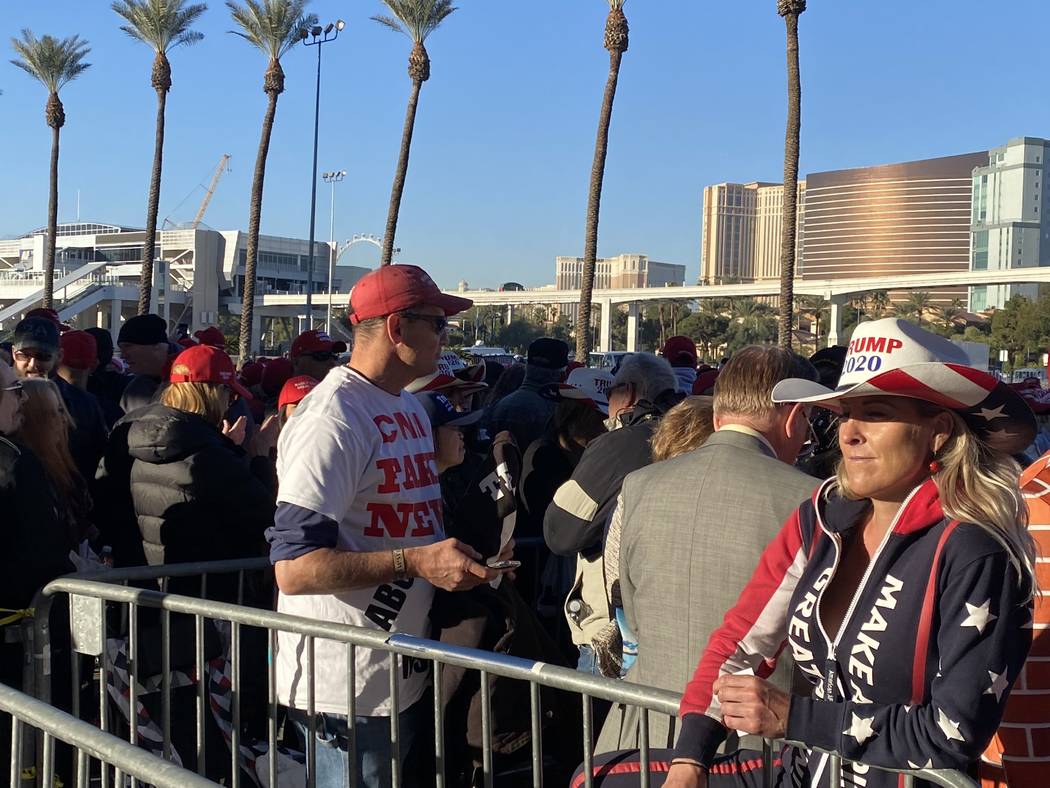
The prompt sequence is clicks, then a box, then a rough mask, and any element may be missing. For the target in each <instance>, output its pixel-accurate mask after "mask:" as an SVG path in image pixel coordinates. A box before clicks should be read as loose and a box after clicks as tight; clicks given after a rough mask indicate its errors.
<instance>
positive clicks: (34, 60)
mask: <svg viewBox="0 0 1050 788" xmlns="http://www.w3.org/2000/svg"><path fill="white" fill-rule="evenodd" d="M11 46H12V47H13V48H14V50H15V54H16V55H18V57H17V58H15V59H14V60H12V61H11V62H12V63H14V64H15V65H16V66H18V67H19V68H20V69H22V70H23V71H25V72H26V73H27V74H29V75H30V76H32V77H34V78H35V79H37V80H39V81H40V83H41V84H42V85H43V86H44V87H45V88H47V105H46V106H45V108H44V118H45V119H46V120H47V125H48V126H50V127H51V181H50V184H49V190H48V199H47V238H46V243H45V246H44V307H45V308H46V309H51V308H52V306H53V305H54V300H55V240H56V239H55V236H56V235H57V233H58V137H59V131H60V130H61V128H62V127H63V126H64V125H65V123H66V111H65V108H64V107H63V106H62V100H61V99H60V98H59V97H58V91H60V90H61V89H62V88H64V87H65V86H66V85H68V84H69V83H70V82H72V81H73V80H74V79H76V78H77V77H79V76H80V75H81V74H83V73H84V72H85V71H87V69H88V68H90V66H91V64H90V63H85V62H84V58H85V57H87V53H88V52H90V51H91V50H90V49H89V48H88V45H87V41H85V40H84V39H82V38H81V37H80V36H70V37H69V38H62V39H58V38H55V37H53V36H42V37H40V38H37V37H36V36H34V35H33V31H32V30H29V29H25V30H23V31H22V37H21V38H12V39H11Z"/></svg>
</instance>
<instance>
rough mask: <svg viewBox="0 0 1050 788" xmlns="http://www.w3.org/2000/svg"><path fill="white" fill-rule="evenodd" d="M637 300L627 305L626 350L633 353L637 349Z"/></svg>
mask: <svg viewBox="0 0 1050 788" xmlns="http://www.w3.org/2000/svg"><path fill="white" fill-rule="evenodd" d="M639 311H640V310H639V308H638V302H637V301H635V302H634V303H633V304H628V305H627V352H628V353H635V352H637V350H638V313H639Z"/></svg>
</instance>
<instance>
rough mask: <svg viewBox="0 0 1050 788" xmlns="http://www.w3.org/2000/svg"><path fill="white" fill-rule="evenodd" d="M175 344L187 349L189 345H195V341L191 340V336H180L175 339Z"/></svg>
mask: <svg viewBox="0 0 1050 788" xmlns="http://www.w3.org/2000/svg"><path fill="white" fill-rule="evenodd" d="M175 344H176V345H178V346H179V347H181V348H182V349H183V350H187V349H189V348H191V347H197V343H196V342H195V341H194V340H193V337H182V338H181V339H176V340H175Z"/></svg>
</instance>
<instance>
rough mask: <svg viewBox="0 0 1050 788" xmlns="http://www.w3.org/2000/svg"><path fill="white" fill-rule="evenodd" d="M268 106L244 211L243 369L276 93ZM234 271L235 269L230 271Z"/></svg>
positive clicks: (249, 338)
mask: <svg viewBox="0 0 1050 788" xmlns="http://www.w3.org/2000/svg"><path fill="white" fill-rule="evenodd" d="M268 95H269V97H270V101H269V103H268V104H267V105H266V115H265V116H263V124H262V135H261V136H260V138H259V152H258V153H257V154H256V157H255V175H254V177H253V178H252V201H251V207H250V208H249V211H248V250H247V253H246V254H245V261H244V291H243V295H242V298H241V333H240V340H239V342H238V344H237V354H238V356H239V358H238V361H237V363H238V366H244V363H245V362H246V361H247V360H248V354H249V353H250V352H251V347H252V320H253V318H254V317H255V268H256V263H257V261H258V259H259V222H260V219H261V217H262V197H263V181H265V179H266V157H267V155H268V154H269V152H270V134H271V133H272V132H273V119H274V116H275V115H276V114H277V96H278V95H279V94H278V93H277V92H276V91H270V92H269V93H268ZM234 270H236V269H234Z"/></svg>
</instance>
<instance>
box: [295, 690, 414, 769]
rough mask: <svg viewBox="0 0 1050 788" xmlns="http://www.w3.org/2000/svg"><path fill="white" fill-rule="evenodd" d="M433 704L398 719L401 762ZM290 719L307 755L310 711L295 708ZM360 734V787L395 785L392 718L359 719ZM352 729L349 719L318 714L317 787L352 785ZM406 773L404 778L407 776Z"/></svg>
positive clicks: (356, 724)
mask: <svg viewBox="0 0 1050 788" xmlns="http://www.w3.org/2000/svg"><path fill="white" fill-rule="evenodd" d="M428 711H429V704H428V703H427V702H426V699H425V698H424V699H422V700H419V701H417V702H416V703H414V704H412V706H411V707H409V708H408V709H406V710H405V711H403V712H402V713H401V714H400V715H399V718H398V729H399V734H400V746H399V750H400V754H401V762H402V763H405V760H406V758H407V756H408V754H409V752H410V751H411V749H412V745H413V744H414V743H415V741H416V739H417V738H418V734H419V731H420V729H421V728H422V726H423V725H424V724H425V723H426V721H427V714H428ZM289 717H290V719H291V720H292V722H293V723H294V724H295V730H296V732H297V733H298V734H299V739H300V741H301V742H302V744H303V752H306V749H307V741H308V737H309V736H310V724H309V721H308V718H307V716H306V712H304V711H301V710H299V709H291V710H290V712H289ZM354 733H355V735H356V740H355V742H354V743H355V747H356V753H355V754H356V757H355V759H354V761H355V767H356V769H357V775H358V783H357V784H358V785H360V786H361V788H366V787H367V788H373V786H375V787H376V788H385V786H388V785H390V784H391V775H390V718H389V717H355V718H354ZM349 747H350V739H349V730H348V728H347V724H346V716H345V715H341V714H320V713H319V714H318V715H317V750H316V758H317V778H316V786H317V788H346V786H347V785H349V784H350V778H349V776H348V774H347V760H348V750H349ZM405 776H406V775H405V772H404V771H403V770H402V779H404V777H405Z"/></svg>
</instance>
